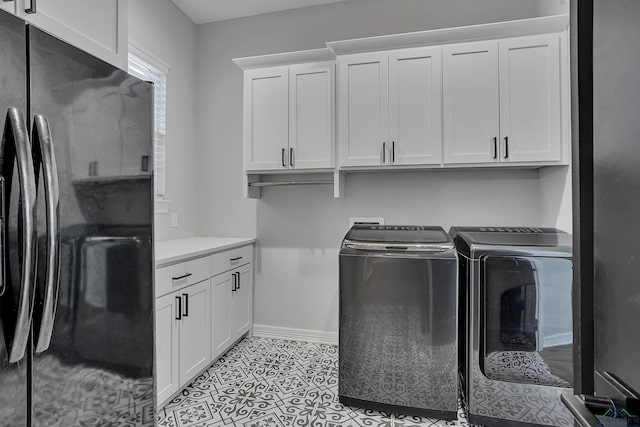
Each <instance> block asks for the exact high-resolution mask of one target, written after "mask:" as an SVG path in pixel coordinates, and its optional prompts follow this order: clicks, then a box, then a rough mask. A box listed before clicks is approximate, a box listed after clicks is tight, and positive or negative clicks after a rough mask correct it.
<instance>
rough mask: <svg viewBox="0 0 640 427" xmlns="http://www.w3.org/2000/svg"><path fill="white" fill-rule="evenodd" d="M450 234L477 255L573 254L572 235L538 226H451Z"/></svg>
mask: <svg viewBox="0 0 640 427" xmlns="http://www.w3.org/2000/svg"><path fill="white" fill-rule="evenodd" d="M449 234H450V235H451V237H452V238H453V239H454V242H455V244H456V248H457V249H458V251H460V252H462V253H463V254H465V255H467V256H469V257H474V256H478V255H482V254H486V253H489V252H491V253H500V252H503V253H509V254H513V253H517V252H523V253H526V254H529V255H543V253H549V252H557V253H558V254H559V255H562V256H567V255H569V256H570V255H571V253H572V243H573V242H572V237H571V235H570V234H567V233H565V232H564V231H562V230H558V229H556V228H539V227H451V229H450V230H449Z"/></svg>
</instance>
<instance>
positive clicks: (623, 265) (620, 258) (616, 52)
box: [585, 0, 640, 395]
mask: <svg viewBox="0 0 640 427" xmlns="http://www.w3.org/2000/svg"><path fill="white" fill-rule="evenodd" d="M593 7H594V14H593V83H594V84H593V200H594V202H595V203H594V204H593V220H594V225H593V234H594V258H595V262H594V272H595V275H594V300H595V314H594V316H595V318H594V322H593V324H594V327H595V331H594V332H595V335H594V337H595V370H596V371H599V372H611V373H612V374H614V375H616V376H617V377H619V378H620V379H622V380H623V381H624V382H626V383H628V385H629V386H631V387H632V388H634V389H636V390H640V368H638V354H640V334H638V332H637V325H640V285H639V284H638V259H640V246H639V245H638V236H640V223H639V222H638V218H639V217H640V197H638V196H639V195H640V149H639V147H640V120H639V119H640V44H639V43H638V40H640V25H638V23H639V22H640V2H638V1H637V0H619V1H606V0H597V1H594V4H593ZM585 170H588V169H585ZM587 214H588V213H587ZM588 232H589V230H587V233H588ZM596 388H598V383H596ZM596 392H598V393H600V394H602V393H605V395H607V393H608V390H598V389H596Z"/></svg>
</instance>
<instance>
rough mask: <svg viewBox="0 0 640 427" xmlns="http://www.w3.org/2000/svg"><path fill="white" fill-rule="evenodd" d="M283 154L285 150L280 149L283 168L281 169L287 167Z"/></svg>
mask: <svg viewBox="0 0 640 427" xmlns="http://www.w3.org/2000/svg"><path fill="white" fill-rule="evenodd" d="M285 153H286V150H285V149H284V148H283V149H282V167H283V168H286V167H287V160H286V159H285V158H284V156H285Z"/></svg>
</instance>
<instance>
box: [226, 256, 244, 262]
mask: <svg viewBox="0 0 640 427" xmlns="http://www.w3.org/2000/svg"><path fill="white" fill-rule="evenodd" d="M241 259H242V257H241V256H237V257H235V258H229V261H231V262H234V261H238V260H241Z"/></svg>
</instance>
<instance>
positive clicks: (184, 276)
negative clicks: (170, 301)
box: [171, 273, 191, 280]
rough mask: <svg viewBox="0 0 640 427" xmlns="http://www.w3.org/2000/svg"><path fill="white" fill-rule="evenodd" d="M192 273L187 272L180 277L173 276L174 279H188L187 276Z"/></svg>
mask: <svg viewBox="0 0 640 427" xmlns="http://www.w3.org/2000/svg"><path fill="white" fill-rule="evenodd" d="M190 276H191V273H187V274H183V275H182V276H178V277H172V278H171V279H172V280H181V279H186V278H187V277H190Z"/></svg>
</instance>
